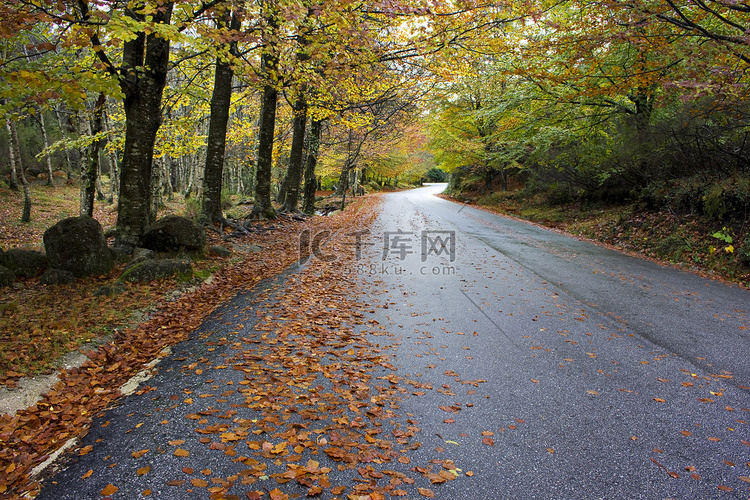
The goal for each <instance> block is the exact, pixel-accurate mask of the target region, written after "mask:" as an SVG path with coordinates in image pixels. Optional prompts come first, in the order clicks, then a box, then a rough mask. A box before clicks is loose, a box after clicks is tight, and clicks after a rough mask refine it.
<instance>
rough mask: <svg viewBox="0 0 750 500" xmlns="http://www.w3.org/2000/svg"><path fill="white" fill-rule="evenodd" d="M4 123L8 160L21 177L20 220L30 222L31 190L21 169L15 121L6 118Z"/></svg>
mask: <svg viewBox="0 0 750 500" xmlns="http://www.w3.org/2000/svg"><path fill="white" fill-rule="evenodd" d="M5 125H6V126H7V127H8V144H9V149H10V162H11V165H15V167H16V169H17V171H18V177H19V178H20V179H21V185H22V186H23V211H22V212H21V222H31V192H30V190H29V182H28V181H27V180H26V174H25V173H24V171H23V164H22V163H21V148H20V147H19V144H18V131H17V130H16V123H15V122H14V121H12V120H9V119H6V120H5Z"/></svg>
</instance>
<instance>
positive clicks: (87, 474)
mask: <svg viewBox="0 0 750 500" xmlns="http://www.w3.org/2000/svg"><path fill="white" fill-rule="evenodd" d="M93 473H94V470H93V469H89V471H88V472H87V473H86V474H84V475H83V476H81V479H88V478H90V477H91V474H93Z"/></svg>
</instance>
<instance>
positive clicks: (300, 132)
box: [282, 90, 307, 213]
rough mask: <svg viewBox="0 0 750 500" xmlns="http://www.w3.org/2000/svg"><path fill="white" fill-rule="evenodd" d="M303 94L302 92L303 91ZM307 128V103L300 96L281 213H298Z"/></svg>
mask: <svg viewBox="0 0 750 500" xmlns="http://www.w3.org/2000/svg"><path fill="white" fill-rule="evenodd" d="M303 92H304V90H303ZM306 128H307V101H306V99H305V96H304V95H303V94H302V95H300V96H299V97H298V98H297V101H296V102H295V103H294V119H293V123H292V147H291V151H290V153H289V169H288V170H287V174H286V196H285V200H284V207H283V208H282V212H287V213H289V212H298V211H299V188H300V183H301V182H302V163H303V159H304V153H305V129H306Z"/></svg>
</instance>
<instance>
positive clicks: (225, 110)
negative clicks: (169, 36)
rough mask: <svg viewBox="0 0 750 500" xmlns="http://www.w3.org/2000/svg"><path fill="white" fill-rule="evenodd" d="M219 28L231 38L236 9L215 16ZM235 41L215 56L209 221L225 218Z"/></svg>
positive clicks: (206, 179)
mask: <svg viewBox="0 0 750 500" xmlns="http://www.w3.org/2000/svg"><path fill="white" fill-rule="evenodd" d="M218 17H219V19H218V20H217V24H218V26H219V28H222V27H225V28H228V30H229V36H230V37H232V36H234V35H233V33H234V34H236V33H237V32H238V31H239V30H240V25H241V21H240V19H239V17H238V16H237V12H236V10H235V11H233V12H231V13H230V12H226V13H223V14H221V15H220V16H218ZM237 57H238V53H237V40H236V39H234V40H232V41H230V42H229V43H226V44H224V45H223V46H222V50H221V52H220V53H219V54H217V56H216V69H215V72H214V88H213V93H212V95H211V118H210V121H209V125H208V137H207V144H206V167H205V172H204V173H203V201H202V207H201V212H202V215H203V217H205V218H206V220H207V221H208V222H216V221H219V220H222V219H223V218H224V215H223V212H222V209H221V191H222V179H223V177H224V154H225V151H226V138H227V122H228V121H229V109H230V105H231V103H232V79H233V78H234V69H233V64H236V62H235V61H236V58H237Z"/></svg>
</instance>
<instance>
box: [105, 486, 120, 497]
mask: <svg viewBox="0 0 750 500" xmlns="http://www.w3.org/2000/svg"><path fill="white" fill-rule="evenodd" d="M119 489H120V488H118V487H117V486H115V485H114V484H111V483H110V484H108V485H107V486H105V487H104V489H103V490H102V491H101V495H102V496H103V497H108V496H110V495H114V494H115V493H117V490H119Z"/></svg>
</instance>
